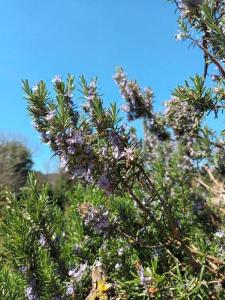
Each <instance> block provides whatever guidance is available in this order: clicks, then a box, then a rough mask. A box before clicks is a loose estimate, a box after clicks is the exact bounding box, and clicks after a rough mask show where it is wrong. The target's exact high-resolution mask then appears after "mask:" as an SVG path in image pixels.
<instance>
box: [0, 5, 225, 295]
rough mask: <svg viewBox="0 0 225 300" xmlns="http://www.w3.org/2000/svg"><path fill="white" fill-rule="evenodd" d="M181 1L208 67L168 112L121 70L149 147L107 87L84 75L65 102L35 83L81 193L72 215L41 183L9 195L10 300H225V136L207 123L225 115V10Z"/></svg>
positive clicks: (43, 127)
mask: <svg viewBox="0 0 225 300" xmlns="http://www.w3.org/2000/svg"><path fill="white" fill-rule="evenodd" d="M171 2H174V3H175V4H176V7H177V11H178V13H179V17H178V25H179V33H178V34H177V36H176V37H177V39H182V40H189V41H190V42H191V44H193V46H196V47H199V48H200V49H201V50H202V54H203V58H204V68H203V72H202V74H196V75H194V76H193V77H192V78H190V79H189V80H187V81H185V83H184V84H183V85H182V86H178V87H176V88H175V89H174V91H173V92H172V98H171V99H170V100H168V101H167V102H166V103H165V105H166V109H165V111H162V112H161V113H156V112H155V111H154V105H153V104H154V103H153V98H154V96H153V91H152V89H151V88H149V87H148V88H145V89H142V88H141V87H140V86H139V85H138V82H137V81H136V80H130V79H129V78H128V76H127V74H126V73H125V71H124V70H123V69H122V68H118V69H117V70H116V73H115V75H114V80H115V82H116V84H117V85H118V87H119V89H120V91H121V94H122V96H123V98H124V100H125V103H124V105H123V106H122V110H123V111H125V112H126V113H127V119H128V121H133V120H136V119H142V120H143V127H144V133H145V138H144V141H143V142H142V141H140V140H139V138H138V137H137V136H136V135H135V130H134V129H132V128H128V127H127V126H125V125H124V124H123V123H122V119H121V117H120V116H121V114H120V112H119V110H118V109H117V107H116V104H115V103H114V104H111V106H110V107H108V108H105V107H104V105H103V100H102V96H101V94H100V91H99V90H98V86H97V80H96V79H92V80H91V81H90V82H88V81H87V80H86V79H85V78H84V77H83V76H81V77H80V79H79V81H78V86H79V88H75V85H74V77H73V76H72V75H68V77H67V80H66V81H65V82H64V81H63V79H62V78H61V77H60V76H58V75H57V76H56V77H55V78H54V79H53V86H54V91H55V97H54V98H52V97H51V96H50V93H49V92H48V90H47V88H46V85H45V83H44V82H43V81H40V82H39V83H38V84H37V85H36V86H34V87H31V86H30V84H29V82H28V81H27V80H24V81H23V88H24V91H25V93H26V99H27V103H28V110H29V112H30V115H31V117H32V120H33V124H34V126H35V128H36V129H37V130H38V132H39V133H40V135H41V138H42V141H43V142H45V143H47V144H48V145H49V146H50V148H51V149H52V151H53V152H54V153H55V155H58V156H59V158H60V163H61V168H62V170H64V172H65V173H68V174H69V176H70V178H71V179H72V180H74V188H72V189H71V190H69V191H68V192H67V193H66V194H65V198H66V199H67V205H66V206H65V207H64V208H63V209H62V208H59V206H58V205H57V203H56V202H54V200H53V199H51V198H50V197H49V194H48V191H47V189H48V187H47V186H44V187H43V189H42V191H41V192H39V190H38V189H37V183H36V180H35V178H34V176H33V175H30V178H29V182H28V184H27V186H26V187H25V188H24V191H23V195H22V196H21V199H20V200H19V201H18V200H16V199H15V197H14V195H13V194H9V195H8V197H9V198H10V207H9V208H8V211H7V213H6V216H5V217H4V220H3V222H2V225H1V229H0V232H1V236H0V238H1V248H0V251H1V253H2V258H1V262H0V263H1V265H2V268H1V271H0V283H1V287H2V288H1V297H2V298H3V299H87V300H88V299H89V300H90V299H96V300H97V299H102V300H104V299H150V298H154V299H225V292H224V286H225V277H224V270H225V261H224V258H225V252H224V239H225V231H224V209H223V207H222V205H223V203H224V202H223V201H222V200H223V198H222V194H223V193H224V190H223V180H224V179H223V174H224V164H223V157H224V156H223V153H224V150H225V142H224V131H222V132H221V133H220V134H215V133H214V132H213V131H212V130H211V129H209V128H208V127H207V126H206V125H205V124H206V123H205V119H206V117H207V116H208V115H209V114H211V115H212V116H214V117H215V118H216V117H219V118H222V114H221V113H222V112H223V109H224V100H225V90H224V80H225V68H224V59H225V49H224V45H225V16H224V6H225V3H224V1H222V0H217V1H215V0H205V1H204V0H198V1H194V0H183V1H171ZM215 66H216V67H217V69H216V71H215V69H214V67H215ZM211 72H214V73H213V74H212V73H211ZM75 93H76V94H75ZM74 94H75V95H74ZM73 98H74V99H75V100H73ZM80 98H82V99H83V102H82V106H80V105H78V104H79V102H78V99H80ZM80 107H81V108H80ZM215 198H217V200H218V199H219V200H221V201H219V204H218V203H217V205H215ZM217 202H218V201H217Z"/></svg>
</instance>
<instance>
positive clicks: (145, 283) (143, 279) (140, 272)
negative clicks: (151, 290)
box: [138, 266, 152, 288]
mask: <svg viewBox="0 0 225 300" xmlns="http://www.w3.org/2000/svg"><path fill="white" fill-rule="evenodd" d="M138 275H139V278H140V282H141V285H143V286H144V287H145V288H147V287H148V286H149V284H150V283H151V281H152V278H151V277H148V276H145V274H144V268H143V267H142V266H140V268H139V270H138Z"/></svg>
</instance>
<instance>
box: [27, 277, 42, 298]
mask: <svg viewBox="0 0 225 300" xmlns="http://www.w3.org/2000/svg"><path fill="white" fill-rule="evenodd" d="M35 289H36V280H35V279H33V280H32V281H31V282H30V284H29V286H28V287H27V288H26V289H25V297H26V299H28V300H38V299H39V297H38V296H37V293H36V291H35Z"/></svg>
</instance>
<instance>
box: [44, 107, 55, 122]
mask: <svg viewBox="0 0 225 300" xmlns="http://www.w3.org/2000/svg"><path fill="white" fill-rule="evenodd" d="M54 117H55V111H54V110H53V109H52V110H50V111H49V112H48V114H47V115H46V117H45V119H46V121H51V120H52V119H53V118H54Z"/></svg>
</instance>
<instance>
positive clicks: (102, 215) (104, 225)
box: [78, 203, 115, 235]
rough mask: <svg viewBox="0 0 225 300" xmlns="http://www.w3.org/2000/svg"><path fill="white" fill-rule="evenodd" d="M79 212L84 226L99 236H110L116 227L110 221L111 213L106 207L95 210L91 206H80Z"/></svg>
mask: <svg viewBox="0 0 225 300" xmlns="http://www.w3.org/2000/svg"><path fill="white" fill-rule="evenodd" d="M78 211H79V214H80V216H81V218H82V219H83V221H84V224H85V225H86V226H89V227H91V228H92V229H93V230H94V231H95V232H97V233H98V234H102V235H108V234H109V233H110V232H111V231H112V230H113V228H114V227H115V226H114V224H113V223H112V222H111V221H110V219H109V211H108V210H106V209H105V208H104V207H97V208H95V207H93V206H92V205H91V204H89V203H85V204H81V205H79V207H78Z"/></svg>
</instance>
